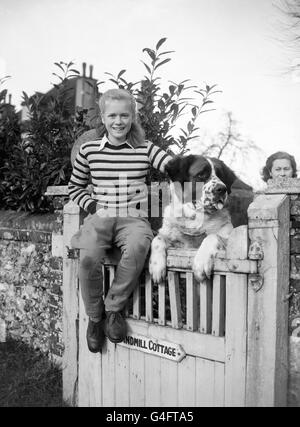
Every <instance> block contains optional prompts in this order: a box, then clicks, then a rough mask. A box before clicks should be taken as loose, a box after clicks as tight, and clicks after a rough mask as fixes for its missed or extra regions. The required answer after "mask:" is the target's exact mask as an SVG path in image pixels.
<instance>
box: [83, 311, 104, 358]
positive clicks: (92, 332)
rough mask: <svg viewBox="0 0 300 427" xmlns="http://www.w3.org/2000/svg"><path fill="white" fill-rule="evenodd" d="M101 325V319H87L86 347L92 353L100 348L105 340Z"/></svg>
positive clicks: (102, 323) (102, 322)
mask: <svg viewBox="0 0 300 427" xmlns="http://www.w3.org/2000/svg"><path fill="white" fill-rule="evenodd" d="M103 326H104V321H103V320H100V322H93V321H92V320H91V319H89V323H88V327H87V331H86V340H87V345H88V348H89V350H90V351H91V352H92V353H98V352H99V351H101V349H102V346H103V344H104V340H105V334H104V330H103Z"/></svg>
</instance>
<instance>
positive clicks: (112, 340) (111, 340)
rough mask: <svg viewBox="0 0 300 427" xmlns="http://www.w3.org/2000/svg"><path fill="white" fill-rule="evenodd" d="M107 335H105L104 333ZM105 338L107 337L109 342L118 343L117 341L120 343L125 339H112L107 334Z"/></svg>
mask: <svg viewBox="0 0 300 427" xmlns="http://www.w3.org/2000/svg"><path fill="white" fill-rule="evenodd" d="M106 336H107V335H106ZM107 338H108V339H109V341H110V342H112V343H113V344H118V343H120V342H122V341H124V340H125V337H124V338H121V339H117V340H116V339H112V338H110V337H109V336H107Z"/></svg>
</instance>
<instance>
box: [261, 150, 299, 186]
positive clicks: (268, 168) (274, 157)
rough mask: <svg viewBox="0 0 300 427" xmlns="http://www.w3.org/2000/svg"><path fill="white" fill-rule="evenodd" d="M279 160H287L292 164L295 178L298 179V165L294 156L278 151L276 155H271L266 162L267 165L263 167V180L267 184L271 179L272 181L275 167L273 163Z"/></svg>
mask: <svg viewBox="0 0 300 427" xmlns="http://www.w3.org/2000/svg"><path fill="white" fill-rule="evenodd" d="M278 159H287V160H289V161H290V162H291V166H292V169H293V175H292V177H293V178H296V177H297V165H296V161H295V158H294V156H292V155H291V154H289V153H286V152H285V151H277V152H276V153H273V154H271V156H269V157H268V158H267V160H266V164H265V166H264V167H263V170H262V179H263V180H264V181H265V182H267V181H268V180H269V179H271V175H270V172H271V169H272V166H273V162H274V160H278Z"/></svg>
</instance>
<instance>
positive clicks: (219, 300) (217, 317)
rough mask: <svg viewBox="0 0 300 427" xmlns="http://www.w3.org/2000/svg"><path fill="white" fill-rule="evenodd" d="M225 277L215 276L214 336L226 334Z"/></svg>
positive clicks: (213, 301)
mask: <svg viewBox="0 0 300 427" xmlns="http://www.w3.org/2000/svg"><path fill="white" fill-rule="evenodd" d="M225 282H226V281H225V276H221V275H219V274H215V275H214V278H213V297H212V304H213V310H212V332H211V333H212V335H215V336H217V337H220V336H224V333H225Z"/></svg>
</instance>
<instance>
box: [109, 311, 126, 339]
mask: <svg viewBox="0 0 300 427" xmlns="http://www.w3.org/2000/svg"><path fill="white" fill-rule="evenodd" d="M105 314H106V319H105V323H104V332H105V335H106V336H107V338H108V339H109V340H110V341H111V342H113V343H118V342H122V341H124V339H125V337H126V332H127V325H126V322H125V319H124V317H123V316H122V314H121V312H120V311H106V312H105Z"/></svg>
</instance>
